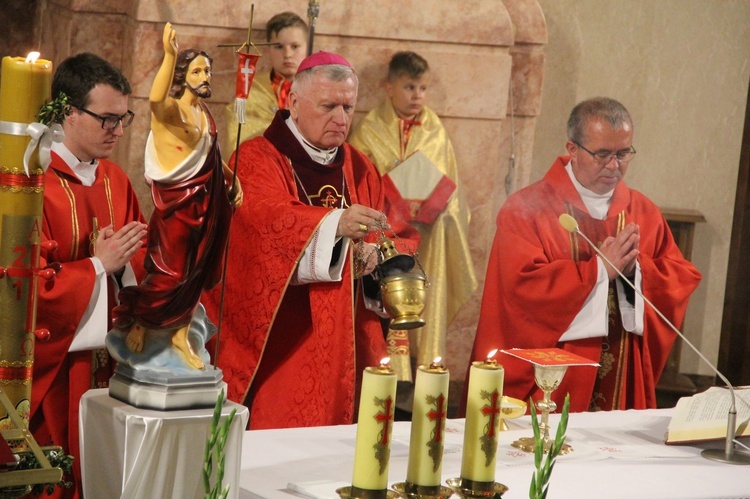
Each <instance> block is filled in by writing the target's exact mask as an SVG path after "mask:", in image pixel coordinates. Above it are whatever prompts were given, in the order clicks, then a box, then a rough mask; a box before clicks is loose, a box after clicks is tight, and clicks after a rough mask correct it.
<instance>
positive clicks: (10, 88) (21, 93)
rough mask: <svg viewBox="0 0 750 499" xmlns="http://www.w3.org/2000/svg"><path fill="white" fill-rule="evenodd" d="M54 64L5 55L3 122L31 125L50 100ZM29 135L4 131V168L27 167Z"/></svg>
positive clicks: (0, 159) (0, 151) (0, 139)
mask: <svg viewBox="0 0 750 499" xmlns="http://www.w3.org/2000/svg"><path fill="white" fill-rule="evenodd" d="M51 81H52V63H51V62H50V61H47V60H45V59H37V60H36V62H26V58H25V57H10V56H6V57H3V74H2V82H0V121H8V122H12V123H21V124H23V125H28V124H29V123H33V122H35V121H37V115H38V114H39V108H40V107H41V106H42V104H44V103H46V102H49V100H50V98H51V97H50V94H51ZM30 141H31V137H29V136H28V135H7V134H0V167H5V168H8V169H14V168H18V169H21V170H23V154H24V152H26V146H27V145H28V144H29V142H30Z"/></svg>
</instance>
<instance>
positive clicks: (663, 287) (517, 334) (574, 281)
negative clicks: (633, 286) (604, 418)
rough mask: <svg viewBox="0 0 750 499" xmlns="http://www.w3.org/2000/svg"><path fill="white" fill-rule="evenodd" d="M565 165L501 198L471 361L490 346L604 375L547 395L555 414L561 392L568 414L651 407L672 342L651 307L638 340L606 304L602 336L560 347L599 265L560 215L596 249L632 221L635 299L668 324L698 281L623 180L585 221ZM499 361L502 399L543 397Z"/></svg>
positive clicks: (654, 213)
mask: <svg viewBox="0 0 750 499" xmlns="http://www.w3.org/2000/svg"><path fill="white" fill-rule="evenodd" d="M568 161H569V158H568V157H560V158H558V159H557V161H556V162H555V163H554V164H553V165H552V167H551V168H550V170H549V171H548V172H547V174H546V175H545V177H544V178H543V179H542V180H541V181H539V182H537V183H535V184H532V185H531V186H529V187H527V188H525V189H523V190H521V191H519V192H518V193H516V194H514V195H513V196H511V197H510V198H508V200H507V201H506V202H505V204H504V205H503V207H502V209H501V210H500V213H499V214H498V217H497V232H496V235H495V240H494V243H493V246H492V252H491V254H490V259H489V266H488V269H487V279H486V282H485V288H484V296H483V299H482V308H481V313H480V318H479V324H478V327H477V335H476V339H475V342H474V348H473V352H472V359H473V360H479V359H484V358H485V357H486V355H487V354H488V353H489V352H490V351H491V350H493V349H495V348H504V349H508V348H548V347H559V348H563V349H565V350H569V351H571V352H573V353H576V354H578V355H581V356H583V357H586V358H588V359H591V360H594V361H600V362H601V363H602V367H600V368H598V369H597V368H595V367H586V366H580V367H571V368H569V369H568V371H567V373H566V375H565V378H564V379H563V382H562V385H561V386H560V388H558V389H557V390H556V391H555V392H554V393H553V399H555V401H556V402H557V404H558V406H559V407H562V403H563V399H564V398H565V394H566V393H568V392H569V393H570V395H571V401H570V407H571V410H572V411H585V410H588V409H589V408H590V406H591V407H592V408H593V409H610V408H618V409H631V408H632V409H644V408H653V407H656V393H655V388H656V383H657V382H658V380H659V376H660V375H661V372H662V370H663V369H664V365H665V363H666V361H667V357H668V355H669V352H670V350H671V348H672V344H673V342H674V340H675V337H676V335H675V333H674V332H673V331H672V330H671V329H670V328H669V326H667V325H666V324H664V323H663V321H662V320H661V319H660V318H659V317H658V316H657V315H656V313H654V312H653V311H652V310H651V309H650V307H648V306H646V308H645V315H644V333H643V336H642V337H641V336H638V335H634V334H631V333H628V332H625V331H623V330H622V325H621V321H620V318H619V314H618V313H617V311H616V308H617V306H616V305H615V303H616V300H614V298H613V297H611V299H610V300H609V301H610V306H609V311H610V323H609V331H608V336H607V338H602V337H596V338H589V339H582V340H574V341H566V342H559V338H560V336H561V335H562V334H563V333H564V332H565V331H566V330H567V328H568V326H569V325H570V324H571V322H572V321H573V319H574V318H575V316H576V314H577V313H578V312H579V310H580V309H581V307H582V305H583V304H584V302H585V300H586V298H587V297H588V296H589V294H590V292H591V290H592V289H593V286H594V284H595V282H596V278H597V259H596V258H595V253H594V252H593V250H591V249H590V248H589V246H588V244H587V243H586V242H585V241H584V240H583V239H582V238H580V237H579V236H577V235H575V234H570V233H568V232H567V231H566V230H565V229H563V228H562V227H561V226H560V224H559V222H558V217H559V215H560V214H562V213H569V214H570V215H572V216H573V217H575V219H576V220H577V221H578V224H579V226H580V228H581V231H582V232H583V233H584V234H586V235H587V236H588V237H589V238H590V239H591V240H592V241H594V242H595V243H597V244H601V242H602V241H604V239H605V238H606V237H608V236H614V235H616V234H617V232H618V231H619V230H620V229H622V228H623V227H624V226H625V225H626V224H628V223H630V222H635V223H637V224H638V225H639V226H640V229H641V241H640V247H639V251H640V254H639V256H638V262H639V264H640V267H641V272H642V292H643V293H644V295H645V296H646V297H647V298H649V299H650V300H651V301H652V302H653V303H654V304H655V305H656V306H657V307H658V308H659V309H660V310H661V311H662V312H663V313H664V314H665V315H666V316H667V317H668V318H669V319H670V320H671V321H672V322H673V323H674V324H677V325H680V324H681V323H682V320H683V318H684V315H685V309H686V308H687V304H688V299H689V297H690V294H691V293H692V292H693V290H694V289H695V288H696V287H697V286H698V283H699V282H700V279H701V275H700V273H699V272H698V271H697V270H696V269H695V267H694V266H693V265H692V264H691V263H690V262H688V261H687V260H685V259H684V258H683V256H682V254H681V253H680V250H679V248H678V247H677V245H676V244H675V242H674V240H673V238H672V234H671V232H670V230H669V227H668V225H667V222H666V221H665V220H664V217H663V216H662V215H661V212H660V211H659V209H658V207H657V206H656V205H654V203H652V202H651V201H650V200H648V199H647V198H646V197H645V196H644V195H643V194H641V193H640V192H638V191H635V190H632V189H630V188H628V187H627V186H626V185H625V184H624V183H623V182H620V183H619V184H618V185H617V187H616V188H615V192H614V194H613V198H612V204H611V206H610V209H609V213H608V215H607V218H606V219H605V220H598V219H595V218H592V217H591V216H590V215H589V213H588V210H587V209H586V207H585V205H584V204H583V201H582V200H581V198H580V196H579V195H578V193H577V191H576V190H575V187H574V186H573V183H572V182H571V180H570V178H569V176H568V173H567V172H566V171H565V165H566V164H567V163H568ZM610 288H612V285H611V286H610ZM610 292H612V291H610ZM600 359H601V360H600ZM499 360H500V362H501V363H502V364H503V366H504V367H505V387H504V393H505V394H507V395H509V396H511V397H516V398H519V399H521V400H529V397H532V398H533V399H534V400H538V399H540V398H541V397H542V392H541V391H540V390H539V389H538V388H537V387H536V385H535V383H534V376H533V369H532V367H531V364H529V363H526V362H523V361H520V360H514V358H512V357H510V356H506V355H503V356H501V357H500V358H499Z"/></svg>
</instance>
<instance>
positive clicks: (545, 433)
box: [511, 364, 573, 455]
mask: <svg viewBox="0 0 750 499" xmlns="http://www.w3.org/2000/svg"><path fill="white" fill-rule="evenodd" d="M567 369H568V366H567V365H551V366H550V365H540V364H534V380H535V381H536V385H537V386H538V387H539V388H540V389H541V390H542V392H544V397H543V398H542V400H540V401H538V402H537V403H536V408H537V410H538V411H539V412H540V413H541V415H542V417H541V421H540V422H539V433H540V434H541V435H542V439H543V440H544V452H545V454H546V453H547V452H549V450H550V448H551V447H552V443H553V440H552V439H551V438H550V436H549V415H550V413H553V412H555V410H556V409H557V404H556V403H555V401H554V400H552V399H551V398H550V395H551V394H552V392H553V391H555V390H556V389H557V387H559V386H560V383H561V382H562V379H563V377H564V376H565V371H567ZM511 445H513V447H516V448H518V449H521V450H522V451H525V452H534V437H524V438H519V439H518V440H516V441H515V442H513V443H512V444H511ZM572 450H573V448H572V447H571V446H570V445H568V444H563V447H562V449H561V451H560V454H561V455H562V454H567V453H569V452H571V451H572Z"/></svg>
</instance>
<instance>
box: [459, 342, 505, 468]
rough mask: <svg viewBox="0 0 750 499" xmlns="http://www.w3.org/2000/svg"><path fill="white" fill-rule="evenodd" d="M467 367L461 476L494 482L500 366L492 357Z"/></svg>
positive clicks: (500, 385) (498, 421) (501, 394)
mask: <svg viewBox="0 0 750 499" xmlns="http://www.w3.org/2000/svg"><path fill="white" fill-rule="evenodd" d="M496 352H497V351H496V350H493V351H492V352H490V354H489V355H488V357H487V360H486V361H484V362H482V361H479V362H473V363H472V364H471V368H470V369H469V387H468V392H467V400H466V425H465V430H464V446H463V455H462V457H461V478H462V479H463V480H470V481H473V482H494V481H495V457H496V455H497V437H498V430H499V425H500V403H501V399H502V396H503V376H504V371H503V367H502V366H501V365H499V364H497V362H495V360H494V359H492V357H493V356H494V355H495V353H496Z"/></svg>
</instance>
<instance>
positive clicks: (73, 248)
mask: <svg viewBox="0 0 750 499" xmlns="http://www.w3.org/2000/svg"><path fill="white" fill-rule="evenodd" d="M56 176H57V178H58V180H59V181H60V185H61V187H62V189H63V192H64V193H65V196H66V197H67V198H68V203H70V228H71V241H70V255H69V256H68V261H71V262H72V261H75V260H80V259H81V258H79V256H78V252H79V250H80V242H81V240H82V239H81V225H80V224H79V222H78V220H79V216H78V203H77V202H76V197H75V193H74V192H73V189H72V188H71V187H70V182H68V180H67V179H65V178H63V177H61V176H60V175H56ZM102 180H103V182H104V193H105V197H106V200H107V214H106V215H104V216H103V217H102V219H103V220H104V221H105V222H100V221H99V220H100V218H99V216H101V215H103V214H97V216H94V217H93V219H92V229H93V230H92V232H91V233H90V234H89V235H88V236H87V237H86V238H85V239H84V240H88V241H89V242H90V245H89V256H94V248H95V244H94V242H95V240H96V237H97V236H98V227H106V226H107V225H110V224H111V225H112V228H113V229H114V230H117V227H116V226H115V208H114V203H113V201H112V185H111V182H110V179H109V177H108V176H107V175H104V177H103V179H102ZM111 374H112V373H111V372H110V362H109V354H108V353H107V349H106V348H99V349H95V350H92V351H91V372H90V382H89V386H90V387H91V388H107V387H108V386H109V377H110V376H111Z"/></svg>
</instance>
